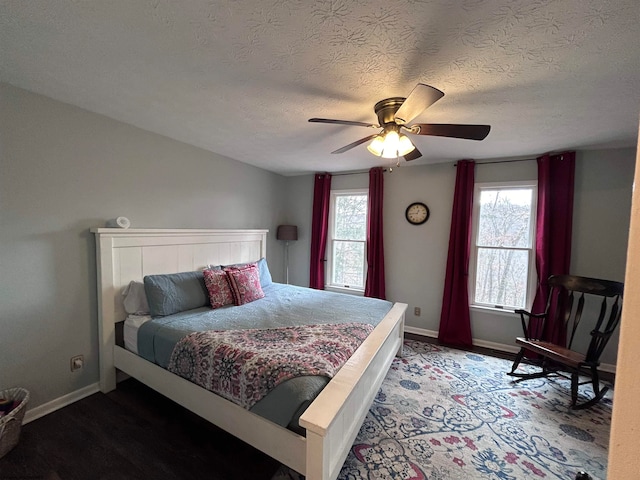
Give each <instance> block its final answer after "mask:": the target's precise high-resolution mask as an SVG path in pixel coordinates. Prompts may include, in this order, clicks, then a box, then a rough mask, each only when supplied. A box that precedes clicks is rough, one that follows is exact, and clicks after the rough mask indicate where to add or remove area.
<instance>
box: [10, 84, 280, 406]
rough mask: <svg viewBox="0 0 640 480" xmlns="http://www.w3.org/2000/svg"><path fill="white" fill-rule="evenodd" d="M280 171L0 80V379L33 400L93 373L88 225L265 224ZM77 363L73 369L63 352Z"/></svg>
mask: <svg viewBox="0 0 640 480" xmlns="http://www.w3.org/2000/svg"><path fill="white" fill-rule="evenodd" d="M285 186H286V178H285V177H282V176H280V175H276V174H273V173H270V172H267V171H264V170H261V169H258V168H255V167H252V166H249V165H246V164H242V163H239V162H236V161H234V160H231V159H228V158H224V157H220V156H217V155H215V154H212V153H210V152H206V151H203V150H200V149H198V148H195V147H192V146H189V145H186V144H183V143H180V142H176V141H173V140H170V139H168V138H165V137H162V136H159V135H155V134H152V133H149V132H147V131H144V130H140V129H137V128H135V127H132V126H130V125H126V124H123V123H120V122H117V121H114V120H111V119H108V118H106V117H103V116H100V115H96V114H94V113H90V112H87V111H85V110H82V109H79V108H76V107H73V106H70V105H67V104H63V103H60V102H57V101H54V100H51V99H48V98H46V97H42V96H39V95H35V94H33V93H29V92H27V91H24V90H20V89H17V88H14V87H12V86H9V85H7V84H1V83H0V206H1V208H0V225H1V228H0V272H1V276H0V388H6V387H9V386H17V385H20V386H24V387H26V388H27V389H29V390H30V391H31V393H32V401H31V404H30V407H35V406H38V405H40V404H42V403H45V402H47V401H50V400H53V399H56V398H58V397H61V396H63V395H65V394H68V393H70V392H73V391H74V390H77V389H79V388H82V387H84V386H87V385H90V384H92V383H94V382H97V381H98V365H97V362H98V347H97V343H98V340H97V339H98V335H97V305H96V279H95V276H96V267H95V247H94V239H93V236H92V235H91V234H90V233H89V229H90V228H91V227H97V226H104V223H105V221H106V220H107V219H110V218H115V217H116V216H119V215H124V216H126V217H128V218H129V219H130V220H131V222H132V227H138V228H268V229H270V233H269V242H268V246H269V251H268V257H269V259H270V263H272V264H273V265H272V271H273V274H274V277H275V278H276V279H282V258H283V257H282V249H281V248H279V247H280V246H279V245H278V242H276V241H275V229H276V226H277V225H278V224H279V223H282V222H283V221H284V220H286V218H285V206H286V204H285V196H284V193H283V192H284V191H285ZM78 354H84V356H85V363H86V366H85V368H84V369H83V370H81V371H78V372H73V373H72V372H71V371H70V367H69V361H70V358H71V357H72V356H73V355H78Z"/></svg>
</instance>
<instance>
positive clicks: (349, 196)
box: [327, 190, 368, 290]
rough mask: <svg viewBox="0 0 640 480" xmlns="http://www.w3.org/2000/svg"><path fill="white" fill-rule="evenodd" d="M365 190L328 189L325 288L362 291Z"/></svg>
mask: <svg viewBox="0 0 640 480" xmlns="http://www.w3.org/2000/svg"><path fill="white" fill-rule="evenodd" d="M367 200H368V191H367V190H332V191H331V202H330V206H329V238H328V241H327V251H328V253H327V284H328V286H329V287H336V288H349V289H354V290H364V283H365V279H366V276H365V275H366V264H367V252H366V241H367Z"/></svg>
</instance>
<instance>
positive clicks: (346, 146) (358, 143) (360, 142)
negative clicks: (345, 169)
mask: <svg viewBox="0 0 640 480" xmlns="http://www.w3.org/2000/svg"><path fill="white" fill-rule="evenodd" d="M377 136H378V134H377V133H374V134H373V135H369V136H368V137H364V138H361V139H360V140H356V141H355V142H353V143H350V144H349V145H345V146H344V147H342V148H339V149H338V150H336V151H334V152H331V153H344V152H346V151H347V150H351V149H352V148H353V147H357V146H358V145H362V144H363V143H366V142H368V141H369V140H373V139H374V138H376V137H377Z"/></svg>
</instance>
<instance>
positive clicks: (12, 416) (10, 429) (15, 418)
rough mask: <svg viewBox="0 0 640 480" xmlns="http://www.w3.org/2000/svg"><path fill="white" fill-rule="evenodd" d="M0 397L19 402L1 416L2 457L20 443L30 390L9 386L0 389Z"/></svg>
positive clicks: (0, 451) (0, 438) (0, 442)
mask: <svg viewBox="0 0 640 480" xmlns="http://www.w3.org/2000/svg"><path fill="white" fill-rule="evenodd" d="M0 397H1V398H8V399H9V400H13V401H14V402H19V403H18V406H17V407H15V408H14V409H13V410H11V411H10V412H9V413H8V414H6V415H5V416H4V417H2V418H0V458H2V457H4V456H5V455H6V454H7V453H8V452H9V451H10V450H11V449H12V448H13V447H15V446H16V445H17V444H18V440H19V439H20V429H21V428H22V419H23V418H24V413H25V411H26V410H27V403H28V402H29V391H28V390H25V389H24V388H9V389H7V390H0Z"/></svg>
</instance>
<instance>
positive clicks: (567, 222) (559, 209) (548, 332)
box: [529, 152, 576, 345]
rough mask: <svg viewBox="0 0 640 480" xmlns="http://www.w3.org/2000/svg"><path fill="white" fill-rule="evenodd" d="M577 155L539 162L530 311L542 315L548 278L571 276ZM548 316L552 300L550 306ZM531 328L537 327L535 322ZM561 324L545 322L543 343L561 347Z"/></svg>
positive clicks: (546, 300)
mask: <svg viewBox="0 0 640 480" xmlns="http://www.w3.org/2000/svg"><path fill="white" fill-rule="evenodd" d="M575 158H576V152H564V153H560V154H557V155H549V154H545V155H543V156H541V157H539V158H538V159H537V160H538V206H537V218H536V270H537V272H538V287H537V289H536V296H535V299H534V301H533V307H532V309H531V311H532V312H533V313H542V312H544V311H545V308H546V307H547V303H548V302H549V284H548V282H547V281H548V279H549V277H550V276H551V275H562V274H568V273H570V268H571V237H572V223H573V195H574V183H575ZM549 308H550V310H551V312H550V313H551V315H549V318H550V319H552V318H555V315H553V309H554V308H556V304H555V301H554V302H551V305H549ZM531 321H532V322H533V323H534V325H530V326H529V328H530V329H532V330H533V329H536V328H538V325H535V321H534V319H532V320H531ZM559 327H560V325H554V324H552V323H551V322H547V324H546V325H545V331H544V332H543V333H542V338H543V339H544V340H547V341H550V342H553V343H555V344H559V345H564V344H565V342H566V332H565V331H562V330H561V329H560V328H559Z"/></svg>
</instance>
